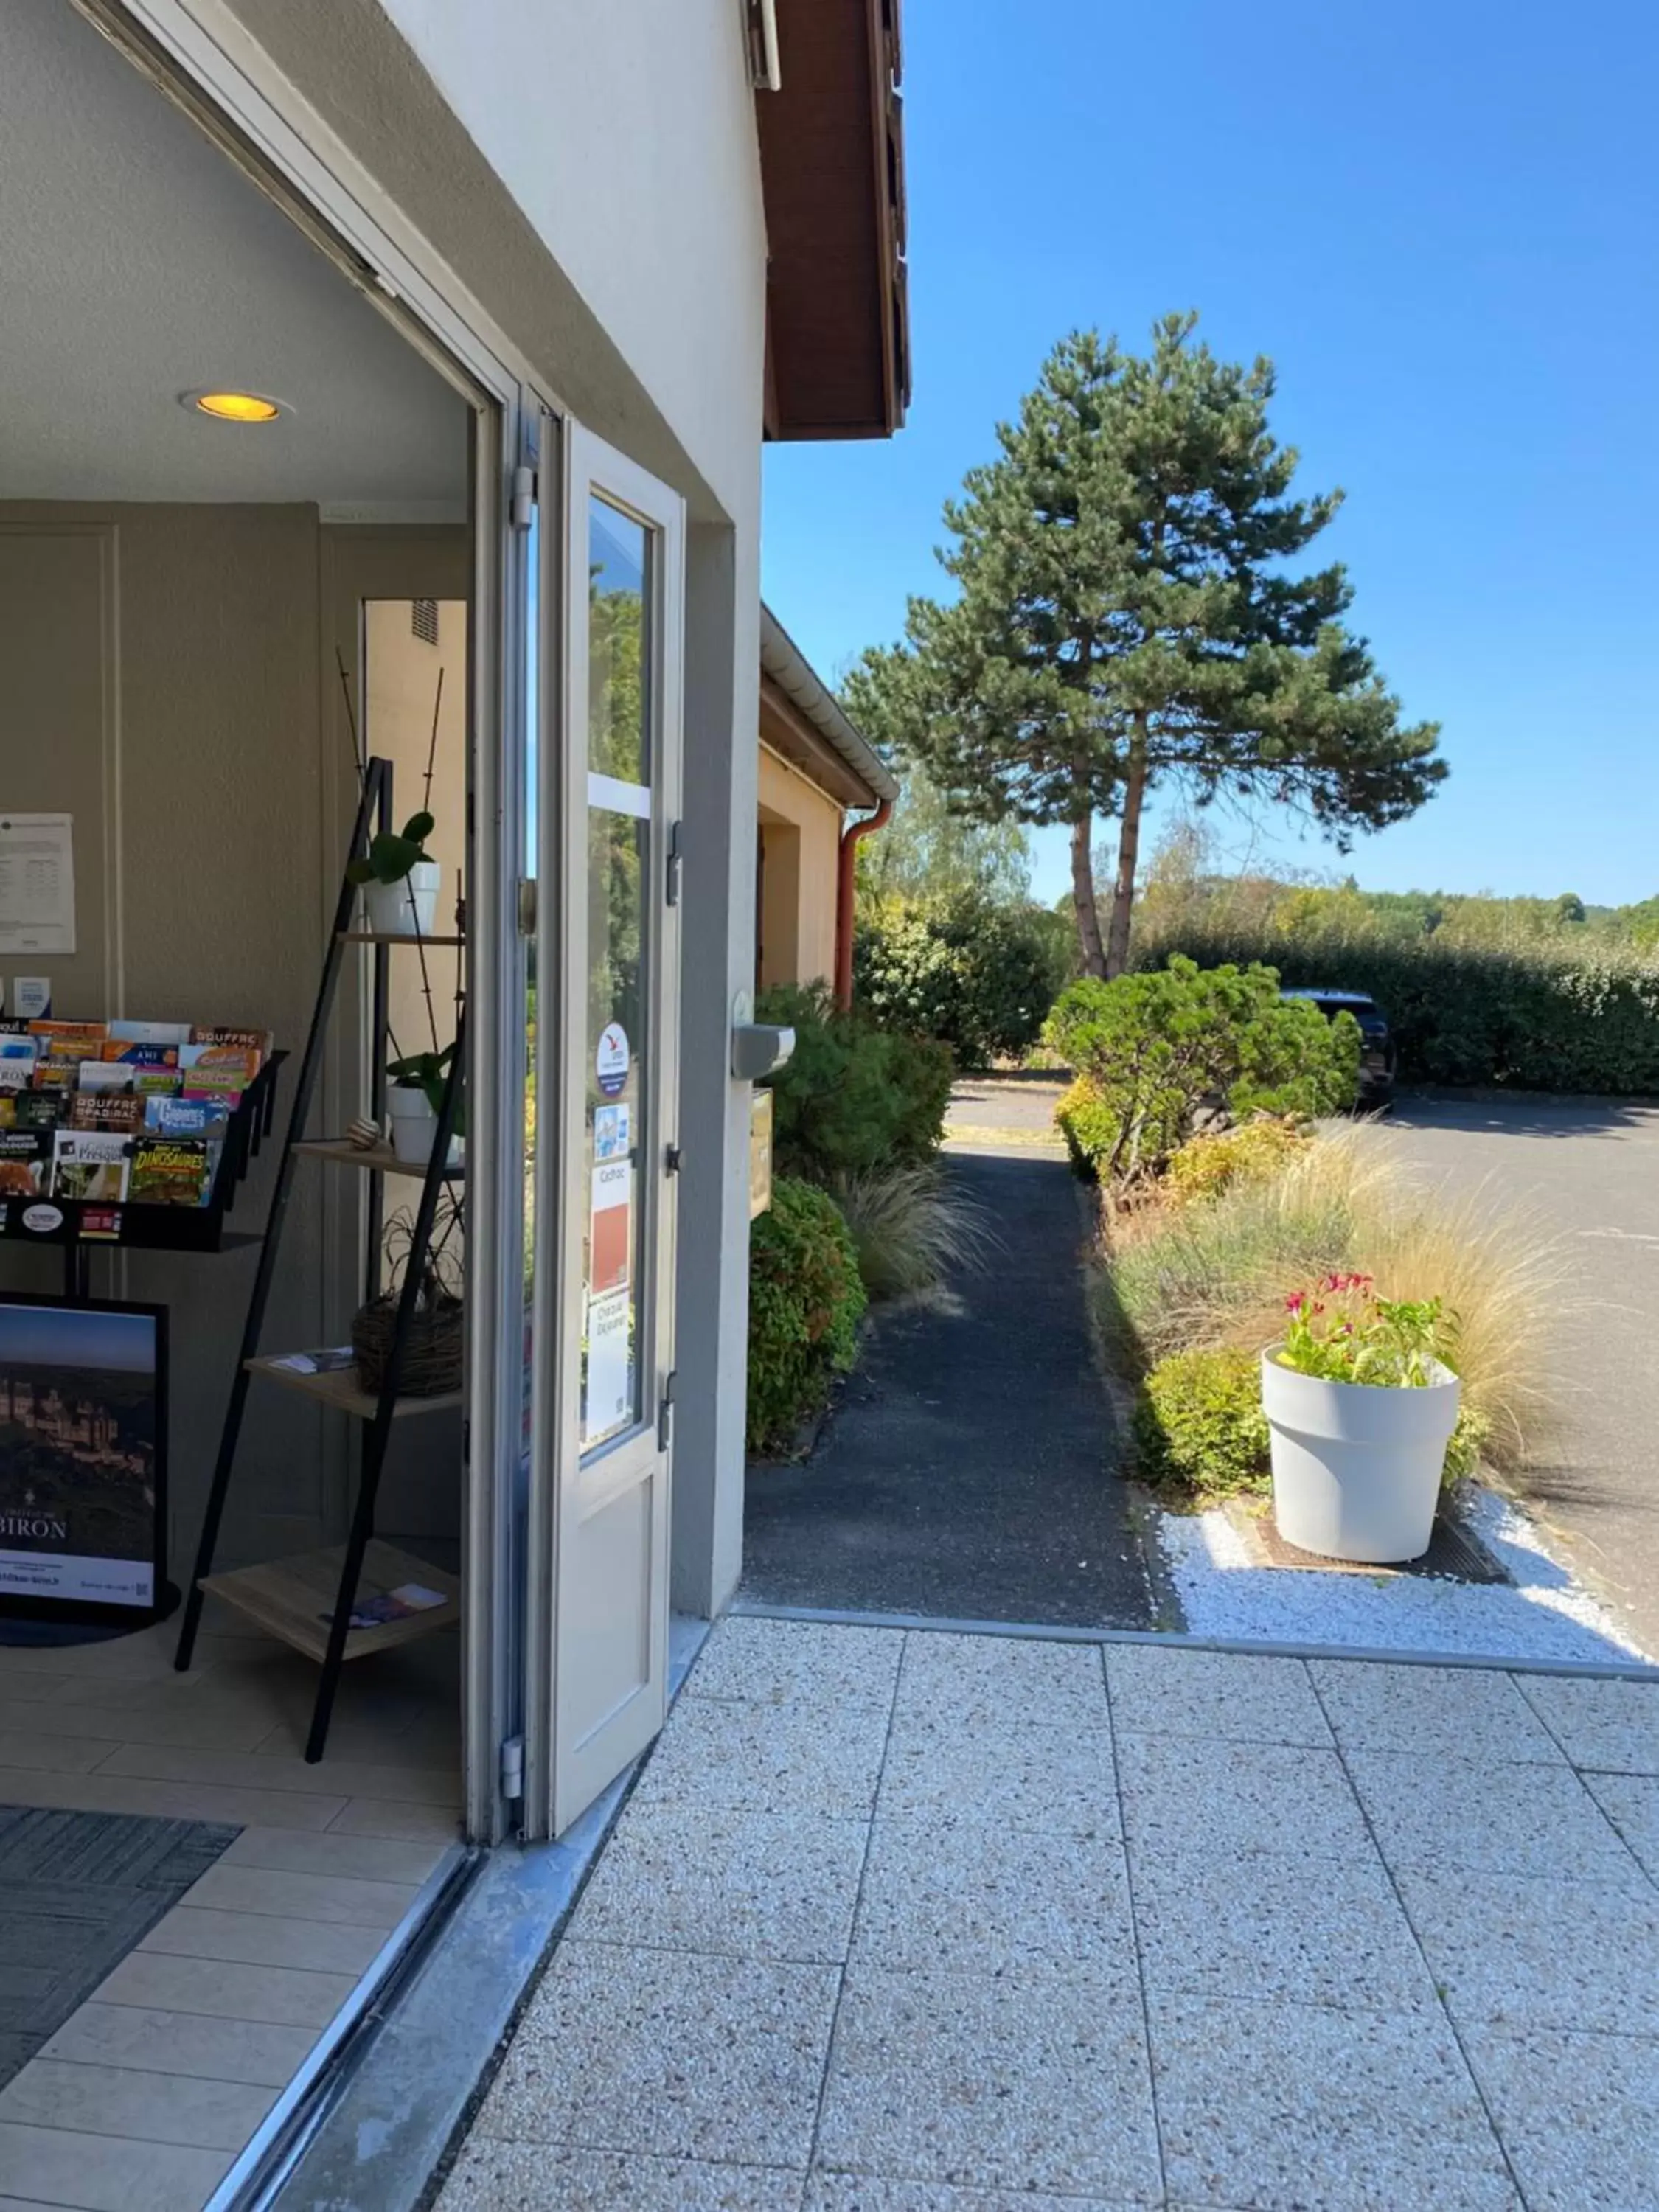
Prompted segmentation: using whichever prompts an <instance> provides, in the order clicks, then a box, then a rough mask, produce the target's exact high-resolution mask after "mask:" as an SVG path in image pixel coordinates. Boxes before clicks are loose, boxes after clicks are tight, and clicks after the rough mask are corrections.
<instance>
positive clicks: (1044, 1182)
mask: <svg viewBox="0 0 1659 2212" xmlns="http://www.w3.org/2000/svg"><path fill="white" fill-rule="evenodd" d="M946 1171H947V1172H948V1173H949V1174H950V1175H951V1177H952V1178H953V1180H955V1181H956V1182H957V1183H958V1184H959V1186H960V1187H961V1188H963V1189H964V1190H965V1191H966V1192H967V1193H968V1194H969V1195H970V1196H971V1197H973V1198H974V1199H975V1200H977V1201H978V1203H979V1204H980V1205H981V1206H983V1207H984V1209H985V1210H986V1212H987V1214H988V1215H989V1216H990V1217H991V1219H992V1221H993V1222H994V1225H995V1228H996V1231H997V1234H998V1237H999V1238H1000V1249H999V1250H998V1251H997V1252H996V1254H995V1255H994V1257H993V1259H992V1260H991V1261H990V1263H989V1265H988V1266H987V1267H985V1268H983V1269H981V1270H980V1271H978V1272H976V1273H964V1274H962V1275H959V1276H958V1277H957V1278H956V1279H955V1280H954V1281H952V1282H951V1284H950V1285H948V1286H947V1289H946V1291H945V1294H944V1295H943V1296H942V1297H941V1298H940V1299H939V1301H938V1303H937V1304H935V1305H934V1306H932V1307H929V1308H911V1309H909V1310H902V1311H896V1312H893V1311H890V1312H888V1313H887V1314H885V1315H883V1316H879V1317H878V1320H877V1322H875V1324H874V1325H873V1327H872V1329H871V1331H870V1333H869V1335H868V1338H867V1340H866V1348H865V1356H864V1358H863V1360H862V1362H861V1364H860V1368H859V1370H858V1371H857V1372H856V1373H855V1374H854V1376H853V1377H852V1379H851V1381H850V1383H848V1387H847V1389H846V1390H845V1392H844V1394H843V1395H842V1400H841V1401H840V1403H839V1405H838V1407H836V1412H835V1413H834V1415H833V1417H832V1419H831V1420H830V1422H829V1425H828V1426H827V1428H826V1430H825V1431H824V1433H823V1436H822V1437H820V1439H819V1441H818V1444H817V1449H816V1450H815V1451H814V1452H813V1454H812V1455H811V1457H810V1458H809V1459H807V1460H806V1461H805V1462H803V1463H802V1464H800V1465H799V1466H794V1467H776V1466H772V1465H764V1464H763V1465H757V1466H754V1467H752V1468H750V1479H749V1489H748V1506H747V1513H746V1526H745V1534H744V1556H745V1572H744V1596H745V1597H746V1598H748V1599H750V1600H751V1601H755V1602H757V1603H764V1604H769V1605H799V1606H813V1607H829V1608H835V1609H837V1610H848V1611H855V1612H872V1613H917V1614H925V1615H927V1616H929V1617H932V1618H935V1619H939V1618H955V1619H963V1620H967V1619H972V1620H1003V1621H1023V1622H1030V1623H1033V1624H1037V1623H1041V1624H1042V1625H1045V1626H1070V1627H1114V1628H1137V1627H1145V1626H1148V1625H1149V1623H1150V1620H1151V1603H1150V1599H1149V1595H1148V1590H1147V1585H1146V1574H1145V1571H1144V1569H1143V1566H1142V1564H1141V1556H1140V1550H1139V1544H1138V1542H1137V1541H1136V1539H1135V1537H1134V1535H1133V1532H1132V1530H1131V1529H1130V1527H1129V1524H1128V1514H1127V1504H1128V1500H1127V1492H1126V1489H1125V1486H1124V1482H1123V1480H1122V1477H1121V1474H1120V1473H1119V1471H1118V1451H1117V1444H1116V1440H1115V1431H1114V1424H1113V1420H1112V1416H1111V1413H1110V1411H1109V1406H1108V1403H1107V1400H1106V1395H1105V1392H1104V1389H1103V1385H1102V1383H1101V1379H1100V1376H1099V1374H1098V1371H1097V1368H1096V1365H1095V1362H1094V1358H1093V1354H1092V1351H1091V1341H1090V1335H1089V1329H1088V1323H1087V1316H1086V1312H1085V1284H1084V1275H1083V1253H1084V1247H1085V1239H1086V1237H1087V1234H1088V1225H1087V1218H1086V1214H1085V1209H1084V1207H1083V1206H1082V1204H1081V1203H1080V1200H1079V1193H1078V1189H1077V1186H1076V1185H1075V1184H1074V1182H1073V1180H1072V1177H1071V1176H1070V1174H1069V1172H1068V1171H1067V1170H1066V1168H1065V1166H1064V1165H1062V1164H1060V1162H1058V1161H1055V1160H1048V1159H1018V1158H1013V1159H1010V1158H991V1157H985V1156H981V1155H975V1154H969V1155H957V1156H956V1157H955V1158H952V1159H951V1162H950V1164H949V1166H948V1169H947V1170H946Z"/></svg>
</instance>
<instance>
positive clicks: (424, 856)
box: [346, 813, 436, 890]
mask: <svg viewBox="0 0 1659 2212" xmlns="http://www.w3.org/2000/svg"><path fill="white" fill-rule="evenodd" d="M435 826H436V825H435V823H434V822H433V819H432V817H431V816H430V815H429V814H426V813H421V814H411V815H410V817H409V819H408V821H407V822H405V823H404V826H403V828H402V829H400V830H399V829H379V830H377V831H376V832H375V834H374V836H373V837H372V838H371V839H370V840H369V847H368V853H367V854H360V855H359V856H358V858H357V859H356V860H350V861H348V862H347V864H346V875H347V877H348V878H349V880H350V881H351V882H352V883H354V884H356V885H357V886H358V888H359V889H360V890H361V889H362V886H363V884H400V883H402V882H403V881H404V878H405V877H407V876H408V874H409V873H410V870H411V869H413V868H415V867H416V866H418V865H419V863H420V862H421V861H422V860H428V859H430V857H431V855H430V854H428V851H427V849H426V841H427V839H428V837H429V836H431V835H432V832H433V829H434V828H435Z"/></svg>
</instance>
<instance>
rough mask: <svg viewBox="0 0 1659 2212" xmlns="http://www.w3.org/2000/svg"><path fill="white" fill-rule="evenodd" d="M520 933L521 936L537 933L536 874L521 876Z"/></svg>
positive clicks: (531, 935)
mask: <svg viewBox="0 0 1659 2212" xmlns="http://www.w3.org/2000/svg"><path fill="white" fill-rule="evenodd" d="M519 934H520V937H533V936H534V935H535V934H536V878H534V876H520V878H519Z"/></svg>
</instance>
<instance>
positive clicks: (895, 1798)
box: [879, 1700, 1118, 1835]
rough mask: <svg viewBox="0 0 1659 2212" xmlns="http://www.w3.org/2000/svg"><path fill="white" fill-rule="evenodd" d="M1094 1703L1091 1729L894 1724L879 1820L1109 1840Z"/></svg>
mask: <svg viewBox="0 0 1659 2212" xmlns="http://www.w3.org/2000/svg"><path fill="white" fill-rule="evenodd" d="M1104 1711H1105V1707H1104V1700H1102V1720H1101V1723H1100V1725H1099V1726H1097V1727H1087V1728H1080V1727H1078V1726H1075V1725H1073V1726H1069V1727H1061V1728H1053V1727H1036V1726H1033V1725H1031V1724H1030V1723H1021V1722H1020V1721H1019V1720H1018V1718H1017V1717H1009V1718H1007V1719H1006V1720H991V1719H986V1718H981V1719H977V1720H975V1719H971V1718H965V1719H957V1718H936V1717H925V1716H912V1717H909V1718H896V1719H895V1720H894V1723H893V1732H892V1735H891V1738H890V1741H889V1743H888V1746H887V1758H886V1763H885V1765H884V1767H883V1769H882V1778H881V1796H880V1800H879V1802H880V1808H881V1810H882V1811H883V1812H884V1813H915V1814H935V1815H939V1816H946V1817H948V1816H951V1815H953V1814H954V1815H957V1816H961V1817H965V1818H972V1819H973V1820H975V1821H985V1820H1000V1821H1002V1822H1004V1823H1006V1825H1007V1826H1010V1827H1025V1828H1030V1827H1038V1828H1049V1827H1054V1826H1060V1827H1063V1828H1064V1829H1065V1830H1066V1832H1067V1833H1068V1834H1073V1835H1077V1834H1082V1835H1098V1834H1102V1833H1105V1834H1109V1835H1110V1834H1115V1833H1116V1832H1117V1827H1118V1814H1117V1791H1116V1783H1115V1774H1114V1771H1113V1765H1112V1743H1111V1736H1110V1734H1109V1731H1108V1729H1107V1728H1106V1726H1105V1721H1104Z"/></svg>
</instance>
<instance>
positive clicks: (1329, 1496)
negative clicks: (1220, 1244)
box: [1261, 1275, 1462, 1565]
mask: <svg viewBox="0 0 1659 2212" xmlns="http://www.w3.org/2000/svg"><path fill="white" fill-rule="evenodd" d="M1285 1311H1286V1313H1287V1315H1288V1316H1289V1321H1288V1324H1287V1326H1286V1328H1285V1335H1284V1340H1283V1341H1282V1342H1281V1343H1279V1344H1276V1345H1272V1346H1269V1347H1268V1349H1267V1351H1266V1352H1263V1353H1262V1355H1261V1407H1262V1411H1263V1413H1265V1414H1266V1415H1267V1427H1268V1432H1269V1436H1270V1437H1271V1441H1272V1450H1273V1517H1274V1519H1275V1520H1276V1521H1277V1522H1278V1524H1279V1534H1280V1535H1281V1536H1282V1537H1283V1538H1284V1539H1285V1542H1286V1543H1287V1544H1294V1545H1295V1546H1296V1547H1297V1549H1298V1550H1300V1551H1304V1552H1316V1553H1319V1554H1321V1555H1322V1557H1324V1558H1326V1559H1353V1560H1358V1561H1364V1562H1367V1563H1371V1564H1375V1565H1389V1564H1397V1563H1399V1562H1400V1561H1402V1560H1406V1559H1421V1557H1422V1556H1423V1554H1424V1553H1425V1552H1426V1551H1427V1550H1428V1548H1429V1539H1430V1536H1431V1533H1432V1531H1433V1528H1434V1516H1435V1509H1436V1507H1437V1504H1438V1503H1439V1498H1440V1484H1441V1478H1442V1475H1443V1472H1444V1469H1445V1463H1446V1447H1447V1445H1448V1443H1449V1442H1450V1440H1451V1433H1452V1431H1453V1429H1454V1428H1455V1425H1456V1423H1457V1408H1458V1401H1459V1397H1460V1395H1461V1389H1462V1386H1461V1385H1460V1383H1459V1382H1458V1379H1457V1376H1456V1375H1455V1373H1454V1372H1453V1370H1452V1368H1451V1366H1450V1364H1449V1359H1450V1357H1451V1355H1452V1350H1453V1346H1454V1345H1455V1338H1456V1327H1455V1317H1454V1316H1451V1315H1449V1314H1448V1313H1447V1312H1446V1310H1445V1309H1444V1307H1443V1304H1442V1303H1441V1301H1440V1300H1439V1299H1438V1298H1421V1299H1410V1298H1380V1297H1377V1296H1376V1288H1375V1285H1373V1283H1372V1281H1371V1279H1370V1276H1369V1275H1328V1276H1326V1277H1325V1278H1324V1279H1323V1280H1322V1282H1321V1283H1320V1284H1319V1285H1318V1286H1317V1287H1316V1289H1315V1290H1313V1291H1295V1292H1293V1293H1292V1295H1291V1297H1288V1298H1287V1299H1286V1300H1285Z"/></svg>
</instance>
